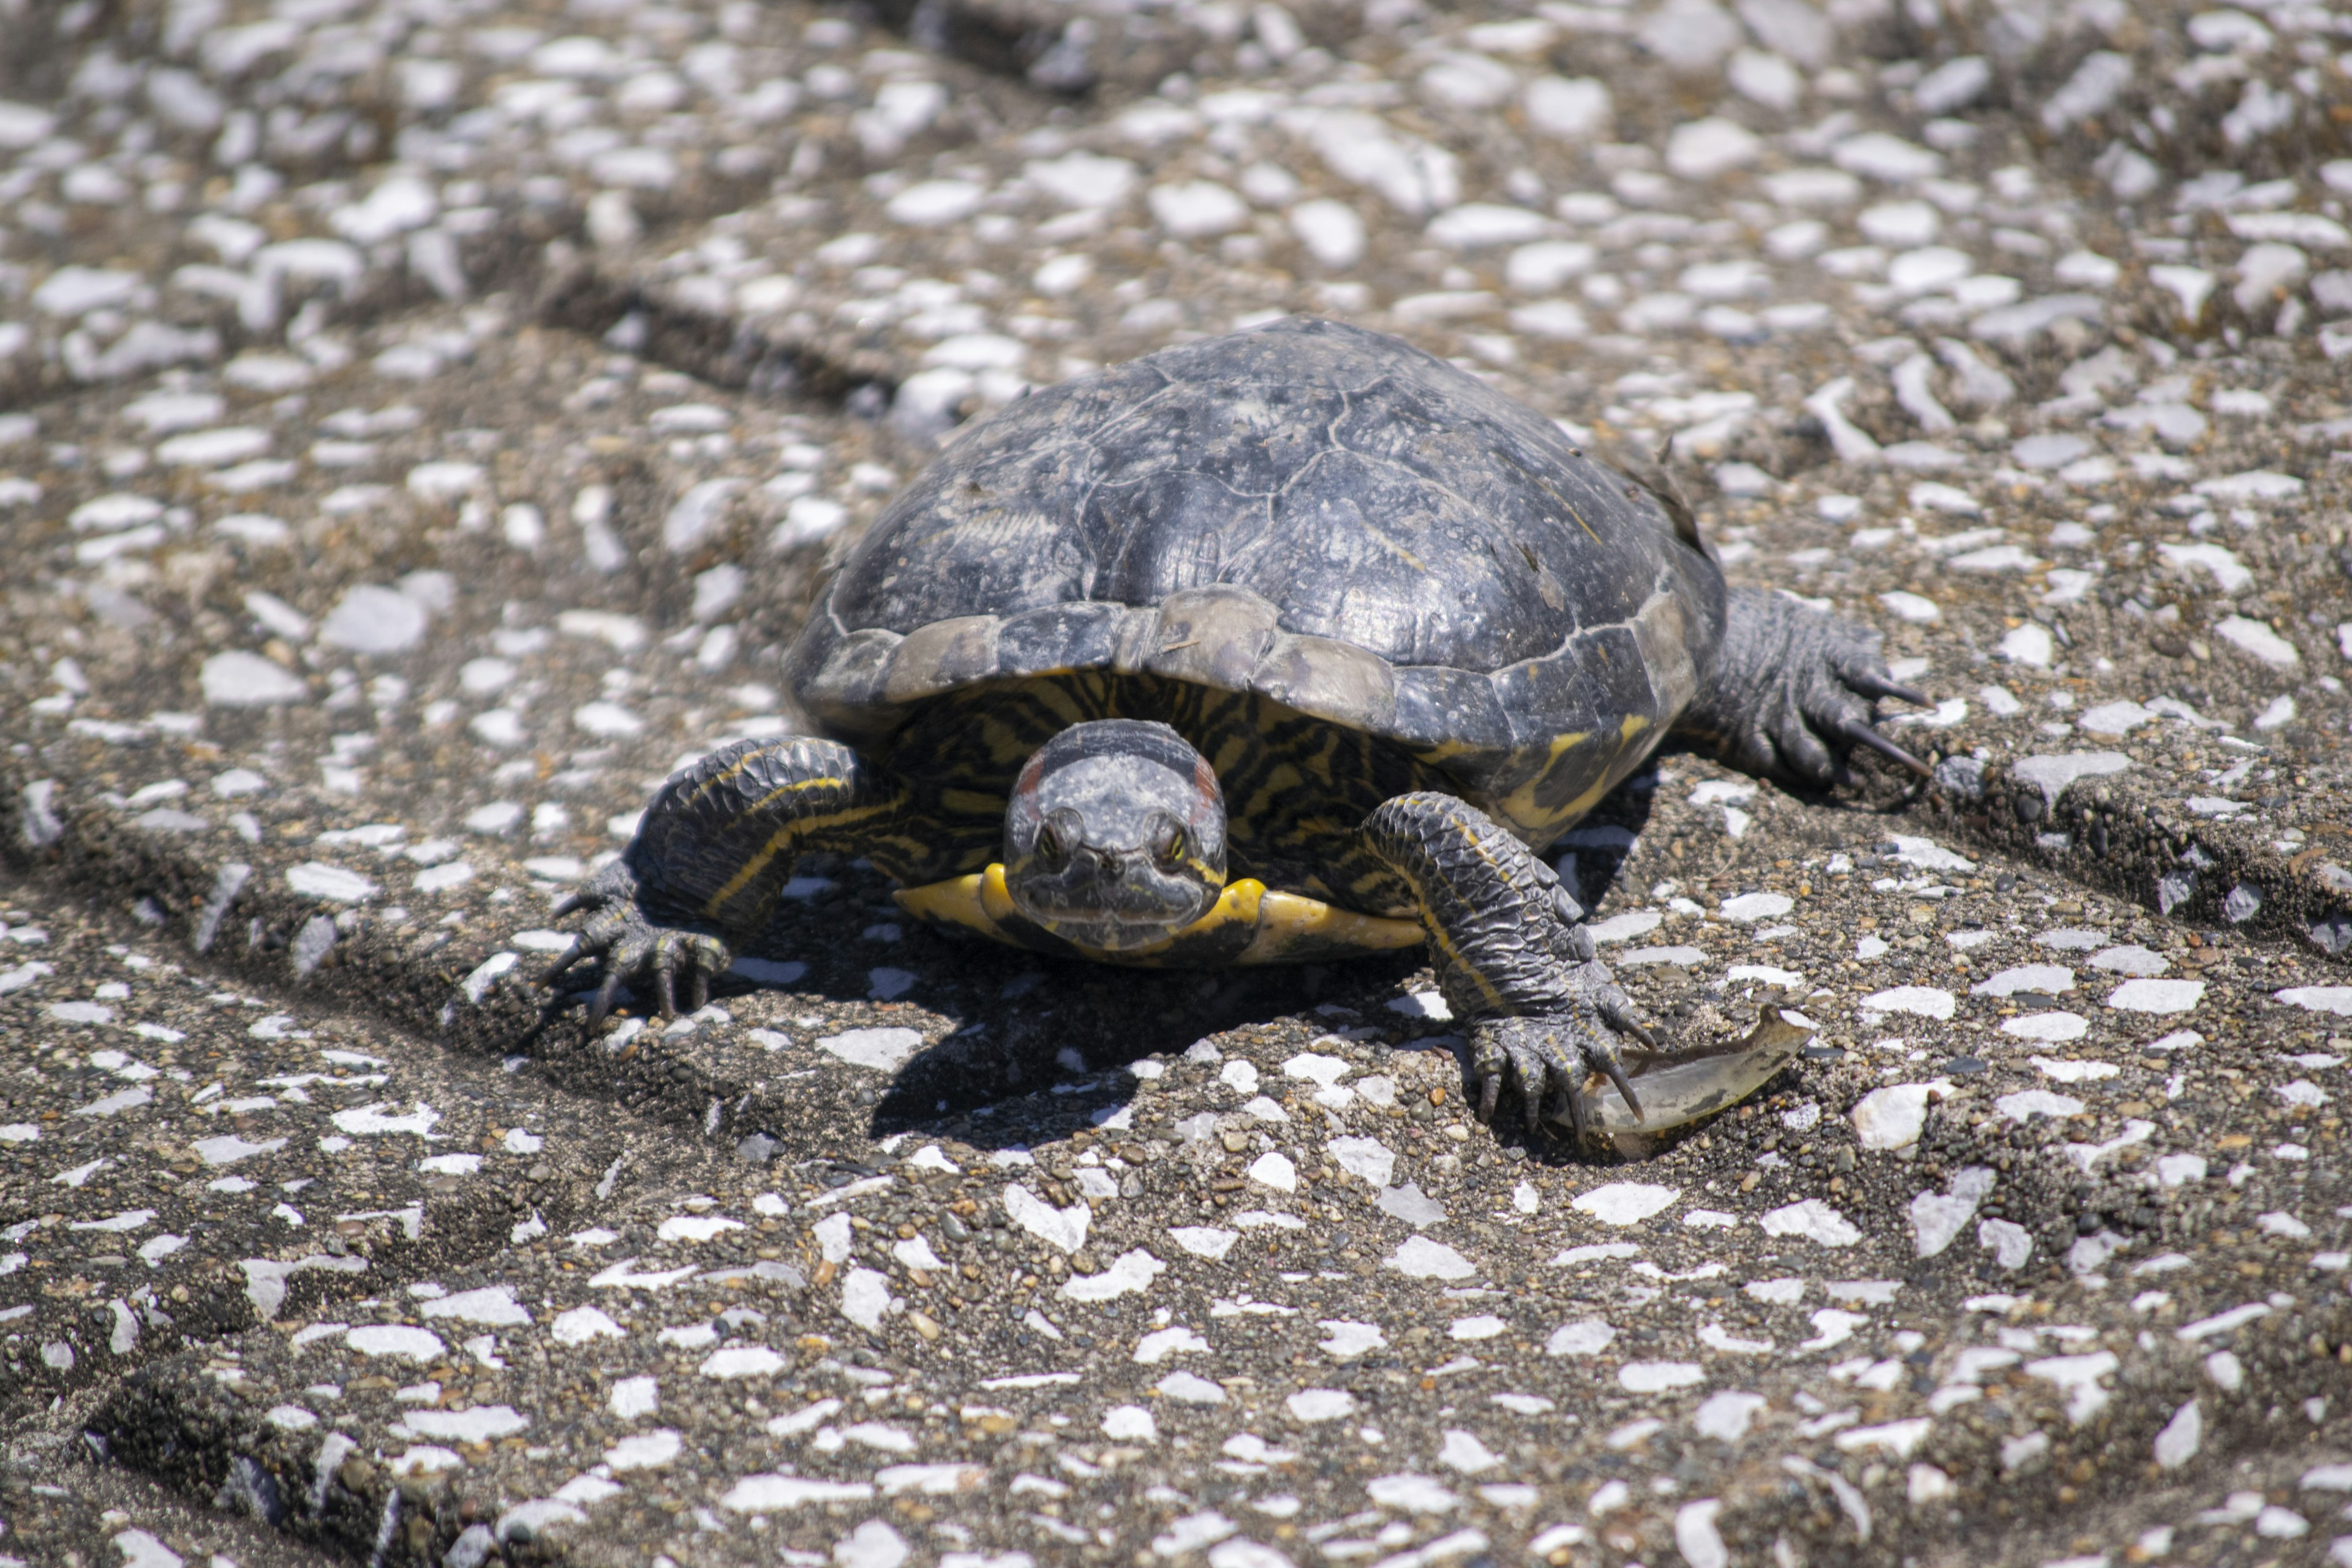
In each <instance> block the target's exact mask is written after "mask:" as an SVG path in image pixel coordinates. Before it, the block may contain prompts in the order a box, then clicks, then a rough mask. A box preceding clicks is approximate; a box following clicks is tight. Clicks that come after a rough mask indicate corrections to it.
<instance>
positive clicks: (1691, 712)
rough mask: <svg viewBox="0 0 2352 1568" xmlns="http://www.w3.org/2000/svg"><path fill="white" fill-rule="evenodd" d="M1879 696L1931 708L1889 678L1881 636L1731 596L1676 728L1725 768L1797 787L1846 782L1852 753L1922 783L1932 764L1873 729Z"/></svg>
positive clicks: (1800, 610)
mask: <svg viewBox="0 0 2352 1568" xmlns="http://www.w3.org/2000/svg"><path fill="white" fill-rule="evenodd" d="M1883 698H1895V699H1898V700H1902V701H1905V702H1909V703H1914V704H1917V705H1921V706H1924V705H1925V704H1926V703H1927V698H1926V697H1925V696H1924V695H1923V694H1921V693H1919V692H1916V691H1914V690H1912V689H1909V688H1907V687H1905V686H1900V685H1897V684H1896V683H1895V680H1894V679H1893V678H1892V677H1890V676H1889V675H1888V674H1887V673H1886V664H1885V660H1884V659H1883V658H1881V657H1880V653H1879V639H1878V635H1877V634H1876V633H1874V632H1870V631H1865V630H1864V629H1863V628H1861V627H1859V626H1852V625H1849V624H1848V623H1846V622H1844V621H1841V620H1838V619H1836V618H1834V617H1833V616H1825V615H1823V614H1822V613H1821V612H1820V611H1819V610H1816V609H1813V608H1812V607H1811V605H1801V604H1799V603H1798V602H1797V601H1796V600H1794V599H1791V598H1790V597H1789V596H1788V595H1784V594H1776V593H1772V592H1769V591H1768V590H1764V589H1758V588H1734V589H1732V590H1731V593H1730V595H1729V599H1728V603H1727V606H1726V613H1725V623H1724V631H1723V645H1722V647H1720V648H1719V649H1717V653H1716V658H1715V667H1714V668H1713V670H1712V671H1711V672H1710V675H1709V678H1708V679H1707V681H1706V684H1705V685H1703V686H1702V687H1701V688H1700V690H1699V693H1698V696H1697V697H1696V699H1694V700H1693V701H1692V703H1691V705H1690V707H1689V708H1688V709H1686V710H1684V712H1683V714H1682V716H1681V717H1680V718H1679V719H1677V720H1676V721H1675V730H1676V731H1677V732H1679V733H1680V734H1682V735H1683V736H1684V737H1685V738H1687V739H1689V740H1690V741H1692V742H1695V743H1696V746H1697V748H1698V749H1699V750H1701V751H1703V752H1706V753H1708V754H1710V755H1712V756H1714V757H1715V758H1716V759H1717V761H1719V762H1721V763H1725V764H1726V765H1727V766H1730V767H1735V768H1738V770H1739V771H1740V772H1742V773H1752V774H1754V775H1755V776H1757V777H1759V778H1765V779H1770V780H1772V781H1773V782H1774V783H1776V784H1788V785H1794V786H1796V787H1798V788H1809V789H1826V788H1827V787H1829V786H1830V785H1831V784H1843V783H1846V782H1848V781H1849V780H1850V778H1851V775H1850V774H1849V773H1848V772H1847V769H1846V758H1847V757H1848V756H1850V755H1851V754H1852V752H1853V748H1854V747H1856V746H1864V747H1867V748H1869V749H1870V750H1872V751H1874V752H1880V753H1881V754H1883V755H1885V756H1887V757H1890V758H1892V759H1893V760H1895V762H1898V763H1902V764H1903V765H1904V766H1905V767H1907V768H1909V769H1910V770H1911V771H1912V772H1914V773H1918V774H1920V775H1921V776H1923V777H1924V776H1926V774H1927V771H1928V769H1927V763H1923V762H1921V761H1920V760H1919V759H1918V758H1916V757H1915V756H1913V755H1911V754H1910V752H1906V751H1905V750H1904V749H1903V748H1902V747H1900V746H1898V745H1896V744H1895V742H1892V741H1890V740H1888V739H1887V738H1886V737H1885V736H1884V735H1882V734H1880V733H1879V732H1878V731H1877V730H1876V729H1875V728H1874V722H1875V713H1874V707H1875V704H1876V703H1877V701H1878V700H1880V699H1883Z"/></svg>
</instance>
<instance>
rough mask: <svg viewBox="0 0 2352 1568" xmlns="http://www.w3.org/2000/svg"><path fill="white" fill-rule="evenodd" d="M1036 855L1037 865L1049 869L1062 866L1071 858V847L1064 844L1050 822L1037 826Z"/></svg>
mask: <svg viewBox="0 0 2352 1568" xmlns="http://www.w3.org/2000/svg"><path fill="white" fill-rule="evenodd" d="M1035 853H1036V856H1037V863H1038V864H1039V865H1041V866H1045V867H1047V868H1054V867H1057V866H1059V865H1061V864H1062V862H1063V861H1065V860H1066V859H1068V858H1070V851H1069V847H1068V846H1067V845H1066V844H1064V843H1063V842H1062V836H1061V835H1060V834H1059V833H1056V832H1055V831H1054V825H1053V824H1052V823H1050V822H1045V823H1040V824H1038V826H1037V847H1036V851H1035Z"/></svg>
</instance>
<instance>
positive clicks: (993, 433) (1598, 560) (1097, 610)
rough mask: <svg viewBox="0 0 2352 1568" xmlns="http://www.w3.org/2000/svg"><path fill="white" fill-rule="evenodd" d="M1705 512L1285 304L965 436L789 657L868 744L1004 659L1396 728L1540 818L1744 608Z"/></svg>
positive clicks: (1524, 416) (833, 720)
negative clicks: (1256, 324)
mask: <svg viewBox="0 0 2352 1568" xmlns="http://www.w3.org/2000/svg"><path fill="white" fill-rule="evenodd" d="M1723 616H1724V590H1723V581H1722V575H1721V574H1720V572H1719V571H1718V570H1717V567H1716V565H1715V563H1714V562H1713V561H1712V560H1710V559H1709V557H1708V556H1707V555H1706V552H1705V551H1704V549H1703V548H1702V547H1701V545H1700V543H1699V541H1698V538H1697V535H1696V530H1695V529H1693V528H1692V527H1691V526H1690V525H1689V523H1688V522H1687V520H1686V518H1685V521H1683V522H1682V523H1681V524H1680V525H1679V526H1678V525H1677V522H1676V521H1675V518H1674V517H1673V516H1672V515H1670V514H1669V512H1668V510H1667V509H1666V508H1665V507H1664V505H1662V504H1661V503H1660V501H1659V500H1658V499H1657V498H1656V497H1655V496H1654V495H1653V494H1651V493H1650V492H1649V491H1648V490H1646V489H1643V488H1641V487H1640V486H1637V485H1635V484H1633V482H1631V481H1629V480H1628V479H1625V478H1624V476H1622V475H1621V474H1618V473H1616V472H1614V471H1612V469H1609V468H1604V467H1602V466H1601V465H1600V464H1597V463H1595V462H1592V461H1591V460H1590V459H1588V458H1586V457H1584V456H1583V454H1582V453H1581V452H1580V451H1579V449H1578V448H1577V447H1575V446H1574V445H1573V444H1572V443H1571V442H1570V440H1569V439H1568V437H1566V436H1565V435H1563V434H1562V433H1561V431H1560V430H1559V427H1558V426H1554V425H1553V424H1552V423H1551V422H1550V421H1549V420H1547V419H1545V418H1543V417H1542V416H1539V415H1538V414H1536V413H1535V412H1533V411H1532V410H1530V409H1528V408H1526V407H1524V406H1522V405H1519V404H1517V403H1514V402H1512V401H1511V400H1510V399H1509V398H1507V397H1505V396H1504V395H1501V394H1500V393H1498V392H1496V390H1494V389H1493V388H1492V387H1490V386H1488V385H1486V384H1485V383H1484V382H1482V381H1480V380H1478V379H1477V378H1476V377H1475V376H1473V375H1470V374H1466V373H1465V372H1463V371H1461V370H1459V369H1456V368H1455V367H1454V366H1453V365H1450V364H1448V363H1445V362H1444V361H1442V360H1438V359H1435V358H1433V357H1432V356H1430V355H1428V354H1426V353H1422V352H1421V351H1420V350H1418V349H1415V348H1413V347H1412V346H1410V345H1409V344H1406V343H1403V342H1399V341H1397V340H1396V339H1394V338H1390V337H1385V336H1382V335H1381V334H1380V333H1377V332H1371V331H1364V330H1362V329H1360V328H1356V327H1350V326H1345V325H1341V324H1339V323H1336V322H1331V321H1313V320H1302V319H1297V318H1291V319H1286V320H1284V321H1278V322H1276V323H1274V324H1273V325H1270V326H1267V327H1264V328H1260V329H1257V330H1255V331H1245V332H1237V333H1234V334H1232V335H1230V336H1226V337H1222V338H1213V339H1207V340H1203V341H1201V342H1192V343H1186V344H1183V345H1181V346H1179V347H1175V348H1170V349H1164V350H1161V351H1160V352H1159V353H1154V354H1150V355H1148V356H1146V357H1144V358H1142V359H1139V360H1134V361H1131V362H1129V363H1126V364H1122V365H1117V366H1113V367H1111V368H1109V369H1107V370H1102V371H1097V372H1096V373H1094V374H1088V375H1086V376H1082V377H1079V378H1077V379H1076V380H1073V381H1069V382H1066V383H1064V384H1060V385H1058V386H1055V387H1052V388H1050V389H1047V390H1045V391H1042V392H1039V393H1037V394H1035V395H1032V396H1029V397H1025V398H1024V399H1022V400H1021V401H1019V402H1017V403H1014V404H1013V405H1010V406H1008V407H1006V408H1003V409H1002V410H1000V411H999V412H997V413H996V414H994V415H992V416H990V417H989V418H988V419H986V420H985V421H984V422H982V423H981V424H979V425H977V426H974V427H972V428H971V429H970V430H968V431H967V432H965V433H964V434H963V435H962V437H961V438H960V439H959V440H958V441H957V442H956V443H955V445H954V446H953V447H951V448H950V450H949V451H948V452H947V453H945V454H944V455H943V456H942V457H941V458H940V459H939V460H938V461H937V462H936V463H934V464H933V465H932V466H931V467H930V468H929V469H928V470H926V471H925V472H924V473H923V474H922V475H921V476H920V477H919V478H918V479H916V480H915V481H914V482H913V483H912V484H911V485H909V486H908V488H907V489H906V490H905V491H904V492H902V493H901V494H900V495H899V496H898V498H897V499H896V500H894V501H893V502H892V503H891V505H890V507H889V508H888V509H887V510H886V511H885V512H884V513H883V515H882V516H881V517H880V518H879V519H878V520H877V521H876V523H875V524H874V527H873V529H872V530H871V531H869V532H868V533H867V535H866V539H865V540H864V542H862V543H861V544H860V545H859V546H858V548H857V549H856V552H854V553H853V554H852V555H851V556H850V558H849V559H848V561H847V562H846V563H845V564H844V565H843V567H842V569H841V571H840V573H839V574H838V575H837V576H836V577H835V580H834V581H833V583H832V584H831V585H830V587H829V588H828V589H827V591H826V592H825V594H824V596H823V598H822V599H821V600H820V602H819V604H818V605H817V607H816V609H815V611H814V615H813V616H812V617H811V619H810V622H809V624H808V626H807V627H806V628H805V629H804V630H803V633H802V635H801V637H800V638H799V640H798V641H797V643H795V645H794V646H793V650H792V652H791V654H790V655H789V656H788V658H787V670H788V674H789V677H790V679H791V682H792V686H793V691H794V694H795V695H796V696H797V698H798V699H799V700H800V702H801V704H802V705H803V708H804V709H805V710H806V711H807V712H808V713H809V714H810V715H811V717H812V718H814V720H815V721H817V723H818V724H820V725H821V726H822V727H824V729H825V730H827V731H829V732H831V733H832V734H833V735H835V737H836V738H838V739H840V740H843V741H845V742H848V743H850V744H852V745H857V744H860V743H870V742H877V741H880V740H883V739H885V738H887V736H888V735H889V734H890V733H891V732H892V731H894V730H896V729H897V728H898V725H899V724H900V723H901V722H903V721H904V720H905V718H906V716H907V715H908V713H909V711H910V710H912V709H913V708H914V707H915V705H917V704H919V703H922V702H924V701H926V700H929V699H933V698H936V697H939V696H940V695H942V694H944V693H948V692H951V691H954V690H956V689H960V688H963V687H968V686H971V685H972V684H974V683H977V682H982V681H997V680H1005V679H1020V678H1025V677H1035V676H1048V675H1057V674H1062V673H1066V672H1071V671H1088V670H1098V671H1111V672H1117V673H1122V674H1142V673H1148V674H1151V675H1156V676H1160V677H1163V678H1169V679H1182V680H1190V681H1197V682H1200V683H1202V684H1203V685H1206V686H1210V687H1214V688H1217V689H1223V690H1229V691H1235V692H1251V693H1255V694H1257V695H1259V696H1260V697H1263V698H1265V699H1270V700H1273V701H1276V702H1278V703H1281V704H1284V705H1286V706H1287V707H1289V708H1291V709H1294V710H1297V711H1300V712H1303V713H1306V714H1308V715H1312V716H1315V717H1318V718H1320V719H1323V720H1327V721H1329V722H1332V723H1334V724H1340V725H1345V726H1349V727H1351V728H1355V729H1360V730H1364V731H1370V732H1372V733H1374V734H1377V735H1380V736H1383V737H1387V738H1389V739H1391V740H1393V741H1394V742H1397V743H1399V744H1400V745H1402V746H1403V747H1405V748H1407V749H1408V750H1409V751H1411V752H1412V753H1414V754H1415V755H1417V756H1420V757H1421V758H1423V760H1425V761H1428V762H1431V763H1433V764H1435V765H1436V766H1438V767H1439V768H1440V769H1441V770H1442V771H1443V772H1444V773H1445V774H1446V775H1447V776H1448V777H1450V778H1452V779H1454V781H1456V783H1457V784H1458V785H1459V787H1460V790H1461V793H1462V794H1463V795H1465V797H1466V798H1468V799H1470V800H1472V801H1473V802H1474V803H1475V804H1477V805H1481V806H1482V807H1484V808H1486V810H1488V811H1489V812H1492V813H1494V814H1495V815H1496V816H1498V817H1499V818H1500V819H1502V820H1504V821H1505V822H1507V824H1508V825H1509V826H1511V827H1512V829H1513V830H1514V831H1515V832H1517V833H1518V834H1519V836H1520V837H1523V838H1525V839H1527V840H1528V842H1530V843H1532V844H1537V845H1538V846H1539V845H1541V844H1544V843H1548V842H1549V841H1550V839H1551V838H1552V837H1555V836H1556V835H1557V833H1558V832H1559V829H1560V828H1561V827H1564V826H1566V825H1567V824H1568V823H1569V822H1570V821H1572V820H1573V819H1574V818H1575V817H1576V816H1580V815H1581V814H1582V812H1583V811H1584V810H1586V809H1589V807H1590V806H1591V805H1592V803H1593V802H1595V801H1597V800H1598V799H1599V798H1600V796H1601V794H1602V793H1603V792H1605V791H1606V789H1608V788H1609V787H1610V786H1611V785H1613V784H1615V783H1616V782H1617V781H1618V779H1620V778H1622V777H1623V776H1624V774H1625V773H1630V772H1631V771H1632V770H1633V767H1634V766H1636V765H1637V764H1638V763H1640V762H1641V760H1642V758H1643V756H1645V755H1646V754H1647V753H1648V752H1649V751H1650V750H1651V749H1652V748H1653V747H1654V745H1655V744H1656V742H1657V741H1658V739H1659V738H1660V736H1661V735H1662V734H1663V732H1664V730H1665V727H1666V726H1667V724H1668V723H1669V722H1671V721H1672V720H1673V718H1674V716H1675V714H1676V713H1677V712H1679V711H1680V710H1682V708H1683V707H1684V706H1685V704H1686V703H1687V702H1688V701H1689V700H1690V699H1691V697H1692V695H1693V693H1694V691H1695V690H1696V687H1697V684H1698V681H1699V679H1700V677H1701V674H1702V672H1703V671H1705V670H1706V668H1708V667H1709V665H1710V664H1711V662H1712V659H1713V657H1714V652H1715V648H1716V646H1717V643H1718V642H1719V640H1720V638H1721V635H1722V626H1723Z"/></svg>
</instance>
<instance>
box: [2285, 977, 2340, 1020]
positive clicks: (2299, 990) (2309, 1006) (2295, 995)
mask: <svg viewBox="0 0 2352 1568" xmlns="http://www.w3.org/2000/svg"><path fill="white" fill-rule="evenodd" d="M2273 997H2274V998H2275V999H2276V1000H2278V1001H2281V1002H2284V1003H2285V1004H2287V1005H2289V1006H2291V1007H2301V1008H2304V1009H2305V1010H2306V1011H2308V1012H2313V1013H2332V1014H2334V1015H2335V1016H2337V1017H2339V1018H2352V985H2297V986H2293V987H2291V988H2289V989H2287V990H2284V991H2278V992H2273Z"/></svg>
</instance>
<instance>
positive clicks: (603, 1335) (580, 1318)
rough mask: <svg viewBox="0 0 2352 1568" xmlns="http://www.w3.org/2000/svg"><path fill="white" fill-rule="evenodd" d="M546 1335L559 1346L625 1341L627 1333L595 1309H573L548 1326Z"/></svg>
mask: <svg viewBox="0 0 2352 1568" xmlns="http://www.w3.org/2000/svg"><path fill="white" fill-rule="evenodd" d="M548 1334H549V1336H550V1337H551V1338H552V1339H553V1340H554V1341H555V1342H556V1343H557V1344H560V1345H583V1344H586V1343H587V1342H589V1341H591V1340H598V1339H608V1340H625V1339H626V1338H628V1337H629V1333H628V1331H627V1330H626V1329H624V1328H623V1327H621V1325H620V1324H618V1323H616V1322H614V1321H613V1320H612V1319H611V1318H610V1317H609V1316H607V1315H606V1314H605V1313H604V1311H602V1310H599V1309H598V1308H595V1307H574V1308H572V1310H569V1311H567V1312H564V1313H562V1315H560V1316H559V1317H557V1318H556V1320H555V1321H553V1322H552V1323H550V1324H549V1325H548Z"/></svg>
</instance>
